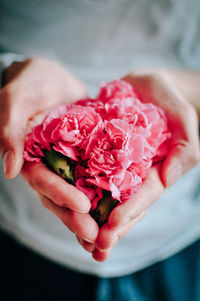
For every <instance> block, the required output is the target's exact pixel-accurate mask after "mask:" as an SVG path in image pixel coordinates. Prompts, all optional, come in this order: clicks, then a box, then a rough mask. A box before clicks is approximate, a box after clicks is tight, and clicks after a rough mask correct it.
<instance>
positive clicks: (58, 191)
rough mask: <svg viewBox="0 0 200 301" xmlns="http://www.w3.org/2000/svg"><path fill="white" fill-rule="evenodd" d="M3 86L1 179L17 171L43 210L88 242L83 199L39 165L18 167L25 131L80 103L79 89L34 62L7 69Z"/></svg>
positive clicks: (63, 74)
mask: <svg viewBox="0 0 200 301" xmlns="http://www.w3.org/2000/svg"><path fill="white" fill-rule="evenodd" d="M4 83H5V86H4V87H3V89H2V90H1V92H0V114H1V120H0V152H1V153H2V156H3V159H4V169H5V175H6V177H7V178H8V179H11V178H14V177H15V176H17V175H18V174H19V173H20V171H21V170H22V171H21V173H22V176H23V177H24V178H25V179H26V181H27V182H28V183H29V184H30V186H31V187H32V188H33V189H35V190H36V191H37V193H38V195H39V197H40V199H41V201H42V203H43V204H44V206H45V207H46V208H48V209H49V210H50V211H52V212H53V213H54V214H56V215H57V216H58V217H59V218H60V219H61V221H63V223H64V224H65V225H66V226H67V227H68V228H69V229H70V230H71V231H72V232H74V233H75V234H76V235H77V236H78V237H80V238H82V237H83V238H84V239H86V240H89V241H94V240H95V238H96V236H97V234H98V227H97V225H96V223H95V222H94V220H93V219H92V218H91V217H90V215H89V213H88V212H89V210H90V201H89V199H88V198H87V197H86V196H85V195H84V194H83V193H82V192H81V191H78V190H77V189H76V188H75V187H73V186H72V185H69V184H68V183H66V182H65V181H64V180H63V179H62V178H60V177H59V176H58V175H56V174H54V173H53V172H51V171H50V170H49V169H47V168H46V167H45V166H44V165H43V164H34V163H25V164H24V166H23V163H24V162H23V150H24V140H25V136H26V133H27V130H28V129H29V128H30V127H31V126H34V125H36V124H37V122H38V121H39V122H40V121H41V117H42V118H43V117H44V116H45V115H46V113H47V112H48V111H50V110H52V109H53V108H54V107H56V106H58V105H59V104H61V103H65V102H68V103H70V102H73V101H75V100H77V99H81V98H85V97H86V96H87V91H86V88H85V85H84V84H83V83H82V82H81V81H80V80H78V79H76V78H75V77H73V76H72V75H71V74H70V73H68V72H67V71H66V70H65V69H64V68H63V67H61V66H60V65H59V64H57V63H55V62H53V61H49V60H45V59H40V58H30V59H27V60H26V61H24V62H20V63H14V64H12V65H11V66H10V67H9V68H8V69H7V70H6V72H5V76H4ZM22 166H23V169H22Z"/></svg>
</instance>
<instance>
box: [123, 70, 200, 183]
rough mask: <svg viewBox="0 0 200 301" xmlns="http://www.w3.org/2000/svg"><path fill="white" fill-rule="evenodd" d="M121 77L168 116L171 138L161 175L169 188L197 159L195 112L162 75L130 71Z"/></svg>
mask: <svg viewBox="0 0 200 301" xmlns="http://www.w3.org/2000/svg"><path fill="white" fill-rule="evenodd" d="M124 79H125V80H127V81H128V82H129V83H131V84H132V85H133V87H134V89H135V91H136V93H138V95H139V97H140V99H141V100H142V101H143V102H152V103H154V104H156V105H158V106H160V107H161V108H163V109H164V111H165V113H166V115H167V118H168V122H169V126H170V129H171V131H172V141H171V146H170V152H169V154H168V156H167V158H166V159H165V162H164V164H163V168H162V172H161V178H162V181H163V183H164V185H165V186H166V187H169V186H171V185H172V184H174V183H175V182H176V181H177V180H178V178H179V177H180V176H181V175H182V174H183V173H185V172H186V171H188V170H189V169H191V168H192V167H194V166H195V165H196V164H197V163H198V162H199V160H200V147H199V134H198V116H197V113H196V111H195V110H194V108H193V107H192V106H191V105H190V104H189V103H188V102H187V101H186V99H185V98H184V97H183V96H182V95H181V94H180V93H179V92H178V91H177V89H176V87H174V86H173V85H172V84H171V83H170V82H169V80H168V78H166V76H164V75H157V74H150V75H149V74H146V75H142V76H140V75H132V74H131V75H129V76H127V77H125V78H124Z"/></svg>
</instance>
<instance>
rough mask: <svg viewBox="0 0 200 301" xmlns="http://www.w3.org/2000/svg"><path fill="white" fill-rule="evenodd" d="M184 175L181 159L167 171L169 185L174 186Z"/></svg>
mask: <svg viewBox="0 0 200 301" xmlns="http://www.w3.org/2000/svg"><path fill="white" fill-rule="evenodd" d="M181 175H182V165H181V164H180V162H179V161H176V163H174V164H172V166H171V167H170V168H169V170H168V172H167V187H170V186H172V185H173V184H174V183H175V182H176V181H177V180H178V179H179V178H180V176H181Z"/></svg>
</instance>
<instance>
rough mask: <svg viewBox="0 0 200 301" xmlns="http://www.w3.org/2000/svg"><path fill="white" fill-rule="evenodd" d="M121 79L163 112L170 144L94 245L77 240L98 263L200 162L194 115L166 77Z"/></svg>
mask: <svg viewBox="0 0 200 301" xmlns="http://www.w3.org/2000/svg"><path fill="white" fill-rule="evenodd" d="M124 79H125V80H127V81H128V82H130V83H131V84H132V85H133V87H134V89H135V92H136V93H137V94H138V95H139V97H140V99H141V100H142V101H143V102H145V101H146V102H152V103H154V104H155V105H158V106H160V107H162V108H163V109H164V111H165V112H166V115H167V118H168V121H169V126H170V129H171V131H172V143H171V149H170V152H169V154H168V156H167V157H166V159H165V160H164V162H162V163H159V164H156V165H154V166H153V167H152V168H151V170H150V172H149V174H148V176H147V178H146V179H145V181H144V182H143V184H142V186H141V188H140V191H139V192H138V193H137V194H136V195H135V196H134V198H132V199H130V200H128V201H126V202H124V203H123V204H120V205H118V206H117V207H116V208H115V209H114V210H113V211H112V212H111V214H110V216H109V218H108V222H107V223H106V224H105V225H104V226H103V227H102V228H101V229H100V231H99V234H98V237H97V240H96V243H95V244H89V243H88V242H85V241H84V240H79V242H80V244H81V245H82V246H83V247H84V248H85V249H86V250H88V251H90V252H92V256H93V258H94V259H95V260H97V261H104V260H106V259H107V258H108V256H109V254H110V252H111V250H112V248H113V246H114V245H115V244H116V242H117V241H118V240H119V239H120V238H122V237H123V236H124V235H125V234H126V233H127V232H128V231H129V230H130V229H131V228H132V227H133V226H134V225H135V224H136V223H138V222H139V221H140V220H141V219H142V218H143V217H144V216H145V214H146V212H147V209H148V208H149V207H150V206H151V205H152V204H153V203H154V202H155V201H157V200H158V199H159V198H160V196H161V194H162V193H163V192H164V190H165V189H166V188H167V187H169V186H171V185H173V184H174V183H175V182H176V181H177V180H178V179H179V178H180V176H181V175H182V174H184V173H185V172H186V171H188V170H189V169H191V168H193V167H194V166H195V165H196V164H197V163H198V162H199V158H200V151H199V138H198V118H197V113H196V111H195V110H194V108H193V107H192V106H191V105H190V104H189V102H187V100H186V99H185V98H184V97H183V96H182V95H181V94H180V93H179V91H177V89H176V87H174V86H173V85H171V84H170V83H169V82H168V80H167V78H166V77H165V75H163V73H162V74H159V73H152V74H143V73H140V74H137V75H136V74H130V75H128V76H126V77H125V78H124Z"/></svg>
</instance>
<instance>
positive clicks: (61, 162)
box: [43, 148, 119, 228]
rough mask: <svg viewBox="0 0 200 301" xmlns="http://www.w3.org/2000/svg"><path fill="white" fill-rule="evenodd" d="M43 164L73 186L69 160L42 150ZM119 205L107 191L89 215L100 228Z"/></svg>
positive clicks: (72, 170)
mask: <svg viewBox="0 0 200 301" xmlns="http://www.w3.org/2000/svg"><path fill="white" fill-rule="evenodd" d="M43 152H44V163H45V164H46V165H47V166H48V167H49V168H50V169H51V170H53V171H54V172H55V173H57V174H58V175H59V176H61V177H62V178H63V179H65V180H66V181H67V182H68V183H70V184H72V185H75V178H74V172H75V165H74V163H73V162H72V160H71V159H70V158H68V157H67V156H64V155H62V154H61V153H59V152H56V151H55V150H54V149H53V148H52V149H51V150H50V151H48V150H43ZM118 203H119V201H117V200H115V199H113V198H112V196H111V193H110V192H109V191H104V194H103V198H102V199H101V200H99V201H98V204H97V207H96V208H95V209H94V210H90V215H91V216H92V217H93V218H94V220H95V221H96V222H97V224H98V225H99V228H101V227H102V226H103V225H104V224H105V223H106V222H107V220H108V216H109V214H110V212H111V211H112V210H113V209H114V207H115V206H116V205H117V204H118Z"/></svg>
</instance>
